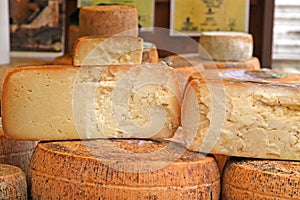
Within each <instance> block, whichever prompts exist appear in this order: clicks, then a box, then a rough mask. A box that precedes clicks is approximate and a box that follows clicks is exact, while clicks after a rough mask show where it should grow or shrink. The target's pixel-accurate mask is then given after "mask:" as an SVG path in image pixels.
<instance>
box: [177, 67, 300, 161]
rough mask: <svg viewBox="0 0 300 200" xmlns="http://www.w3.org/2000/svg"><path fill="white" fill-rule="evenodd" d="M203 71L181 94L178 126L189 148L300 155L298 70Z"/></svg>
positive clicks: (239, 153)
mask: <svg viewBox="0 0 300 200" xmlns="http://www.w3.org/2000/svg"><path fill="white" fill-rule="evenodd" d="M205 72H206V71H205ZM205 72H203V73H202V74H201V76H199V77H197V76H194V77H193V79H192V80H191V81H190V84H189V86H188V88H187V90H186V93H185V97H184V100H183V105H182V111H183V112H182V128H183V133H184V134H185V139H186V142H187V144H188V148H189V149H191V150H195V151H203V152H211V153H213V154H222V155H228V156H242V157H253V158H272V159H289V160H300V154H299V151H300V140H299V130H300V123H299V121H300V75H299V74H291V73H284V72H278V71H270V70H258V71H251V70H250V71H243V70H241V71H239V70H237V71H225V72H221V73H216V74H212V73H208V74H205ZM205 76H206V77H205Z"/></svg>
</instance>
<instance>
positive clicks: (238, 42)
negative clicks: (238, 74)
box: [198, 31, 253, 61]
mask: <svg viewBox="0 0 300 200" xmlns="http://www.w3.org/2000/svg"><path fill="white" fill-rule="evenodd" d="M199 44H200V46H199V51H198V52H199V55H200V57H202V58H204V59H207V58H211V59H213V60H216V61H246V60H249V59H251V57H252V54H253V38H252V35H251V34H248V33H243V32H226V31H208V32H203V33H202V34H201V36H200V39H199Z"/></svg>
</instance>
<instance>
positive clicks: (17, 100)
mask: <svg viewBox="0 0 300 200" xmlns="http://www.w3.org/2000/svg"><path fill="white" fill-rule="evenodd" d="M2 111H3V112H2V122H3V130H4V134H5V136H6V137H9V138H14V139H24V140H53V139H58V140H61V139H79V138H81V139H85V138H103V137H113V138H132V137H134V138H165V137H167V138H168V137H172V136H173V134H174V132H175V131H176V130H177V128H178V126H179V122H180V91H179V83H178V80H177V77H176V74H175V72H174V70H172V69H171V68H169V67H166V66H163V65H159V64H157V65H154V64H152V65H151V64H143V65H137V66H125V65H123V66H110V67H104V66H100V67H92V68H91V67H86V68H84V67H71V66H35V67H25V68H18V69H15V70H12V71H10V73H9V74H8V76H7V77H6V80H5V82H4V87H3V95H2Z"/></svg>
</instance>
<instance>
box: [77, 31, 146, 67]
mask: <svg viewBox="0 0 300 200" xmlns="http://www.w3.org/2000/svg"><path fill="white" fill-rule="evenodd" d="M142 56H143V39H142V38H139V37H131V36H114V37H109V38H103V37H92V36H91V37H81V38H79V39H78V40H77V42H76V45H75V47H74V52H73V64H74V65H75V66H83V65H84V66H87V65H134V64H135V65H137V64H141V63H142Z"/></svg>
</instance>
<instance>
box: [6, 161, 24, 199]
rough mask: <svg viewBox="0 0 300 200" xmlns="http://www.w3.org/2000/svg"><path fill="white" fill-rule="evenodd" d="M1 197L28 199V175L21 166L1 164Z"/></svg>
mask: <svg viewBox="0 0 300 200" xmlns="http://www.w3.org/2000/svg"><path fill="white" fill-rule="evenodd" d="M0 199H27V183H26V177H25V174H24V172H23V171H22V170H21V169H20V168H18V167H15V166H12V165H6V164H0Z"/></svg>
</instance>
